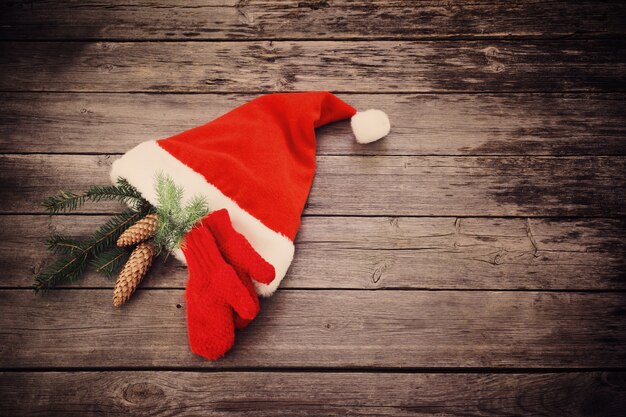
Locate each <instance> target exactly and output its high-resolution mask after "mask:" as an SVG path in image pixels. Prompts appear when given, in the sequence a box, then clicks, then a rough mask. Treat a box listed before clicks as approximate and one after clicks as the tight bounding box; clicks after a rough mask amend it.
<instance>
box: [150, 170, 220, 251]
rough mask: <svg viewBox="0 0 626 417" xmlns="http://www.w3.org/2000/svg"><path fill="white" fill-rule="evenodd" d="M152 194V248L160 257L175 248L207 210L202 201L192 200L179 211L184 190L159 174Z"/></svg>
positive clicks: (196, 197) (198, 198)
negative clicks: (156, 217) (156, 218)
mask: <svg viewBox="0 0 626 417" xmlns="http://www.w3.org/2000/svg"><path fill="white" fill-rule="evenodd" d="M155 192H156V195H157V205H156V207H155V211H156V213H157V214H158V215H159V224H158V227H157V231H156V234H155V236H154V245H155V247H156V248H157V253H160V252H161V251H162V250H166V251H171V250H173V249H175V248H177V247H179V246H180V244H181V242H182V240H183V238H184V236H185V235H186V234H187V232H188V231H189V230H190V229H191V228H192V227H193V226H194V225H195V224H196V223H197V222H198V221H199V220H200V219H201V218H202V217H204V216H205V215H206V214H207V213H208V212H209V206H208V204H207V202H206V199H205V198H204V197H201V196H194V197H192V198H191V199H190V200H189V202H188V203H187V204H186V205H185V206H184V207H183V204H182V201H183V198H184V189H183V188H182V187H181V186H178V185H176V183H174V180H173V179H172V178H171V177H169V176H165V175H163V174H159V175H157V177H156V178H155Z"/></svg>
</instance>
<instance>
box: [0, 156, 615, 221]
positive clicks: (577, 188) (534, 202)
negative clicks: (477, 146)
mask: <svg viewBox="0 0 626 417" xmlns="http://www.w3.org/2000/svg"><path fill="white" fill-rule="evenodd" d="M115 158H117V156H113V157H112V156H110V155H39V154H33V155H3V156H0V170H2V171H5V172H10V173H11V176H10V177H9V176H4V177H2V178H1V179H0V201H2V206H1V207H0V212H1V213H35V212H42V209H41V207H40V204H41V201H42V200H43V199H44V198H45V197H47V196H48V195H51V194H55V193H57V192H58V191H59V190H60V189H67V190H73V191H80V190H84V189H87V188H88V187H89V185H91V184H94V183H95V184H106V183H108V181H109V180H108V176H109V175H108V173H109V169H110V164H111V163H112V161H113V160H114V159H115ZM624 173H626V158H624V157H621V156H620V157H617V156H615V157H568V158H553V157H417V156H405V157H395V156H394V157H391V156H320V157H318V158H317V172H316V177H315V180H314V184H313V187H312V190H311V194H310V197H309V200H308V203H307V206H306V208H305V211H304V212H305V213H306V214H315V215H331V214H332V215H376V216H416V215H419V216H593V217H606V216H621V215H624V214H626V204H625V203H626V201H625V199H626V197H625V196H624V194H623V193H616V192H615V190H619V189H622V188H624V187H626V176H625V175H624ZM119 210H120V206H119V205H111V204H107V203H101V204H97V205H91V206H89V207H87V209H86V210H84V211H89V212H99V213H105V212H110V211H119ZM81 211H82V210H81Z"/></svg>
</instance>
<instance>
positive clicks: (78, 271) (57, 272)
mask: <svg viewBox="0 0 626 417" xmlns="http://www.w3.org/2000/svg"><path fill="white" fill-rule="evenodd" d="M88 256H89V253H88V252H81V253H80V254H79V255H78V256H71V255H66V256H64V257H62V258H60V259H58V260H57V261H56V262H55V263H53V264H52V265H50V266H49V267H48V268H46V269H45V270H44V271H43V272H40V273H39V274H37V276H36V277H35V283H34V284H33V289H34V290H35V292H38V291H42V290H43V291H45V290H48V289H50V288H52V287H53V286H55V285H56V284H58V283H60V282H73V281H75V280H77V279H78V278H79V277H80V276H81V275H83V273H84V272H85V269H86V268H87V257H88Z"/></svg>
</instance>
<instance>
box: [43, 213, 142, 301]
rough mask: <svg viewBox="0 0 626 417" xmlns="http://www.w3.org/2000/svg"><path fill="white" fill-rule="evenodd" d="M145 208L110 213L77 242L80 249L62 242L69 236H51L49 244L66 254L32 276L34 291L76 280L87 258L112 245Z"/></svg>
mask: <svg viewBox="0 0 626 417" xmlns="http://www.w3.org/2000/svg"><path fill="white" fill-rule="evenodd" d="M149 211H150V208H149V207H148V206H144V207H142V209H141V210H139V211H135V210H132V209H128V210H126V211H125V212H124V213H122V214H118V215H116V216H113V217H112V218H111V219H109V221H107V222H106V223H105V224H103V225H102V226H101V227H100V228H99V229H98V230H97V231H96V232H95V233H94V235H93V236H92V237H91V238H90V239H88V240H85V241H82V242H78V243H79V244H78V245H77V246H79V247H80V250H78V249H75V248H74V249H72V250H69V249H68V246H66V245H65V244H66V243H67V242H69V241H71V239H68V238H65V237H63V236H60V235H56V236H52V237H51V238H50V239H49V243H52V244H53V246H52V247H53V248H54V249H56V250H58V251H59V252H63V253H65V254H66V256H65V257H63V258H61V259H59V260H58V261H57V262H56V263H54V264H52V265H51V266H50V267H48V268H46V269H45V270H44V271H43V272H41V273H39V274H37V276H35V281H36V282H35V284H34V286H33V288H34V290H35V291H36V292H37V291H40V290H46V289H49V288H52V287H54V286H56V285H58V284H60V283H63V282H72V281H75V280H76V279H78V278H79V277H80V276H81V275H82V274H83V273H84V272H85V270H86V268H87V264H88V263H89V260H90V259H91V258H93V257H95V256H98V255H100V254H101V253H102V252H103V251H104V250H106V249H109V248H111V247H112V246H114V245H115V242H116V241H117V239H118V237H119V236H120V235H121V234H122V233H123V232H124V230H126V229H127V228H128V227H130V226H131V225H132V224H133V223H134V222H135V221H137V220H139V219H140V218H142V217H144V216H145V215H146V214H148V212H149ZM74 242H76V241H74Z"/></svg>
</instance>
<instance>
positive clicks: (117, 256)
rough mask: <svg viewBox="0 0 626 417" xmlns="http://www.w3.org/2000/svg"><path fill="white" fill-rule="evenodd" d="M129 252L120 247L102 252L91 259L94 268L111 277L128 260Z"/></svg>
mask: <svg viewBox="0 0 626 417" xmlns="http://www.w3.org/2000/svg"><path fill="white" fill-rule="evenodd" d="M128 257H129V254H128V252H127V251H126V250H124V249H122V248H118V247H114V248H111V249H109V250H106V251H104V252H102V253H101V254H100V255H99V256H97V257H95V258H94V259H93V260H92V261H91V265H92V266H93V267H94V269H95V270H96V271H98V272H100V273H101V274H103V275H104V276H105V277H107V278H111V277H112V276H113V275H114V274H115V273H116V272H117V271H119V269H120V268H121V267H122V265H124V264H125V263H126V261H127V260H128Z"/></svg>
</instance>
